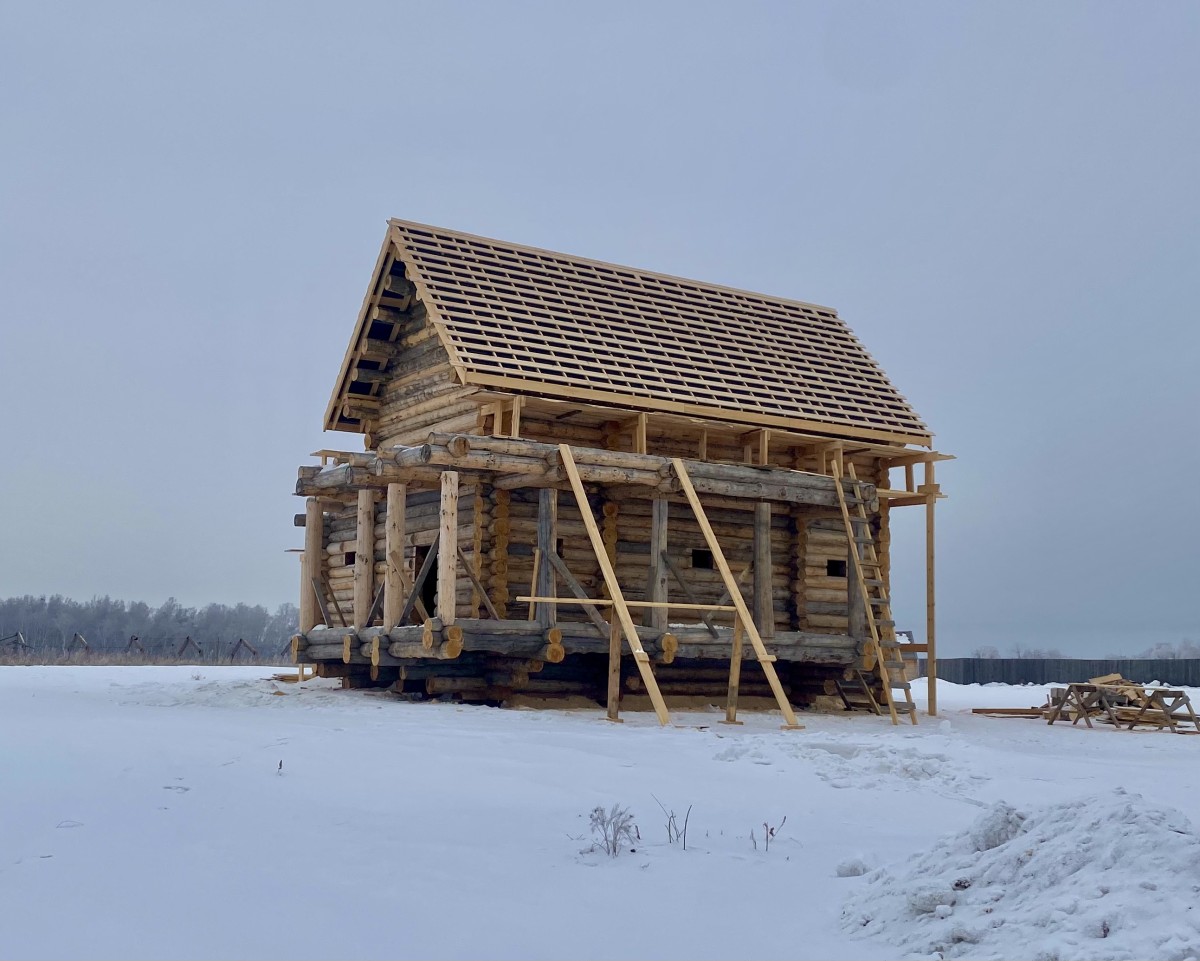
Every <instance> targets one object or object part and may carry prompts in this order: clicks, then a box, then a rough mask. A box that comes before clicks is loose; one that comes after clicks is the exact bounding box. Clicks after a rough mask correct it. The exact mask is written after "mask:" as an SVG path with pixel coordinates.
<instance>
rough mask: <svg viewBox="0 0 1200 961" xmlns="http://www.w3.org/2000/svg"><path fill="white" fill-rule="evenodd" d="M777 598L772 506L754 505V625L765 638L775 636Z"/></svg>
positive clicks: (767, 504) (765, 504)
mask: <svg viewBox="0 0 1200 961" xmlns="http://www.w3.org/2000/svg"><path fill="white" fill-rule="evenodd" d="M774 601H775V597H774V591H773V585H772V576H771V504H770V502H769V501H761V502H760V503H758V504H755V505H754V624H755V626H756V627H757V628H758V633H759V634H760V635H761V636H762V637H763V638H764V639H766V638H770V637H774V636H775V604H774Z"/></svg>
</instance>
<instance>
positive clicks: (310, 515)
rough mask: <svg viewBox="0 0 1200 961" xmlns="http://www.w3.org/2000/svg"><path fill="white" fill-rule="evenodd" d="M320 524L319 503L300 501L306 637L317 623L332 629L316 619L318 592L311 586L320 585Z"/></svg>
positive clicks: (302, 624) (302, 618)
mask: <svg viewBox="0 0 1200 961" xmlns="http://www.w3.org/2000/svg"><path fill="white" fill-rule="evenodd" d="M323 523H324V522H323V514H322V512H321V502H320V501H319V500H318V499H317V498H315V497H310V498H308V499H307V500H306V501H305V502H304V553H303V555H301V558H300V633H301V634H307V633H308V632H309V631H311V630H312V629H313V628H314V627H316V626H317V624H318V623H324V624H325V625H326V626H327V627H329V626H332V625H330V624H329V621H328V619H325V620H323V621H318V620H317V614H318V613H319V612H320V591H319V590H318V589H317V587H316V586H315V585H316V584H318V583H320V581H319V578H320V576H321V563H322V560H321V558H322V556H323V555H324V545H323V544H322V543H321V539H322V533H323V532H322V527H323ZM322 616H324V615H322Z"/></svg>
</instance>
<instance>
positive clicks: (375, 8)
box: [0, 0, 1200, 656]
mask: <svg viewBox="0 0 1200 961" xmlns="http://www.w3.org/2000/svg"><path fill="white" fill-rule="evenodd" d="M1198 103H1200V5H1197V4H1191V3H1188V4H1185V3H1171V2H1164V3H1155V4H1117V3H1112V4H1099V3H1078V4H1076V3H1061V2H1059V3H1053V4H1047V3H1042V2H1037V3H1028V4H1016V3H1005V4H990V5H983V4H960V3H951V4H944V5H942V4H912V3H909V4H903V5H901V4H877V5H876V4H854V3H848V2H838V3H830V4H820V3H803V4H802V3H782V2H780V3H736V4H735V3H722V4H714V3H697V2H686V3H666V2H659V3H622V2H612V0H606V2H604V3H603V4H601V3H593V4H567V3H557V2H554V3H551V2H547V3H460V4H451V3H437V4H434V3H407V4H404V3H379V4H370V3H343V4H319V5H318V4H305V3H240V2H239V3H203V4H190V5H180V4H169V3H146V4H129V3H126V4H120V3H115V4H91V3H77V4H66V5H64V4H57V3H50V2H40V0H39V2H28V3H18V2H8V3H5V4H3V5H2V6H0V137H2V138H3V139H2V142H0V401H2V404H3V407H2V409H3V412H4V418H3V424H4V427H3V432H2V436H3V438H4V453H3V464H2V467H0V523H2V530H0V544H2V545H3V548H2V550H0V596H8V595H12V594H22V593H27V592H28V593H35V594H40V593H53V592H61V593H64V594H67V595H71V596H75V597H78V598H87V597H90V596H92V595H94V594H111V595H113V596H115V597H121V598H125V599H130V600H132V599H144V600H147V601H149V602H151V603H159V602H161V601H162V600H164V599H165V598H167V597H168V596H171V595H174V596H175V597H177V598H178V599H179V600H180V601H181V602H183V603H186V604H200V603H205V602H208V601H224V602H233V601H239V600H244V601H248V602H261V603H265V604H268V605H275V604H278V603H279V602H281V601H284V600H294V599H295V597H296V593H297V584H298V566H297V562H296V559H295V557H294V556H293V555H288V554H285V553H284V550H285V549H286V548H290V547H297V546H299V545H300V542H301V532H300V531H299V530H297V529H295V528H293V527H292V514H293V513H294V512H295V511H296V510H298V509H300V505H301V502H300V501H299V500H298V499H296V498H295V497H293V496H292V495H291V493H290V492H291V490H292V487H293V484H294V480H295V469H296V466H297V465H298V464H300V463H308V462H309V460H308V458H307V456H306V455H307V454H308V453H309V452H310V451H312V450H316V449H317V448H319V447H323V446H326V447H329V446H333V447H339V446H340V447H346V448H349V449H359V448H360V447H361V439H360V438H359V437H358V436H357V435H342V434H328V435H325V434H322V432H321V418H322V414H323V411H324V408H325V404H326V402H327V400H328V397H329V393H330V390H331V389H332V386H333V380H334V378H335V376H336V374H337V369H338V364H339V362H340V360H341V357H342V352H343V351H344V349H345V347H346V343H347V341H348V339H349V337H350V334H351V332H352V328H353V324H354V320H355V314H356V311H357V308H358V305H359V303H360V301H361V298H362V295H363V292H364V290H365V288H366V285H367V282H368V280H369V275H370V270H371V267H372V265H373V263H374V258H375V255H376V253H377V250H378V246H379V244H380V242H381V240H382V238H383V232H384V224H385V221H386V219H387V218H388V217H402V218H406V219H412V220H419V221H424V222H428V223H433V224H438V225H443V226H448V227H453V228H457V229H462V230H467V231H471V232H475V233H481V234H485V235H489V236H495V237H500V238H504V239H508V240H513V241H518V242H523V243H529V244H534V245H538V246H543V247H549V248H552V249H556V250H563V251H568V252H571V253H578V254H583V255H587V256H592V257H598V258H602V259H605V260H612V261H617V262H620V263H628V264H633V265H637V266H642V267H646V268H651V269H655V270H659V271H664V272H669V273H677V274H682V275H684V276H690V277H698V278H703V279H706V280H711V281H715V282H720V283H725V284H730V285H734V286H739V287H747V288H750V289H754V290H760V291H764V292H768V293H771V294H778V295H781V296H786V297H793V298H799V299H803V300H810V301H815V302H817V303H821V304H829V305H832V306H834V307H836V308H837V309H838V310H839V312H840V313H841V315H842V316H843V317H844V318H845V319H846V320H847V321H848V322H849V323H850V325H851V326H852V327H853V328H854V329H855V330H856V332H857V333H858V334H859V336H860V337H861V338H862V339H863V341H864V342H865V343H866V345H867V347H868V349H870V350H871V352H872V353H873V354H874V355H875V357H876V358H877V359H878V360H879V361H880V362H881V363H882V364H883V366H884V367H885V369H886V370H887V371H888V372H889V374H890V375H891V376H892V378H893V380H894V381H895V383H896V384H897V386H898V387H899V389H900V390H901V391H902V392H903V393H904V394H905V395H906V396H907V397H908V398H909V400H910V401H911V402H912V403H913V405H914V406H915V407H916V409H917V410H918V411H919V412H920V414H921V415H922V416H923V417H924V418H925V420H926V421H927V422H928V423H929V424H930V426H931V427H932V429H933V430H934V431H935V433H936V435H937V437H936V443H937V446H938V448H939V449H941V450H945V451H948V452H951V453H954V454H957V455H958V458H959V460H958V461H957V462H955V463H953V464H948V465H945V466H944V467H943V468H942V470H941V471H940V472H939V479H940V480H941V482H942V484H943V487H944V489H945V490H946V491H947V493H948V494H950V499H949V500H947V501H945V502H944V503H943V504H942V505H941V507H940V508H939V511H940V513H939V551H938V557H939V562H940V578H939V611H940V627H941V631H940V638H941V642H942V645H941V650H942V653H943V654H944V655H945V654H955V653H958V654H963V653H969V652H970V651H971V650H972V649H973V648H975V647H978V646H979V645H981V644H997V645H998V646H1000V647H1001V648H1005V647H1008V646H1010V645H1011V644H1013V643H1021V644H1025V645H1029V644H1034V645H1041V646H1051V645H1053V646H1058V647H1060V648H1062V649H1064V650H1068V651H1070V652H1072V653H1078V654H1085V653H1094V654H1096V655H1097V656H1102V655H1104V654H1107V653H1111V652H1115V651H1136V650H1138V649H1140V648H1142V647H1145V646H1148V645H1149V644H1150V643H1152V642H1154V641H1158V640H1162V639H1166V640H1179V639H1182V638H1184V637H1191V638H1193V639H1200V627H1198V626H1197V623H1196V616H1195V613H1194V611H1195V605H1194V600H1195V597H1196V594H1197V583H1198V580H1200V578H1198V575H1200V549H1198V547H1197V544H1198V542H1200V523H1198V521H1197V511H1196V507H1195V503H1194V501H1195V497H1194V489H1195V484H1196V480H1197V478H1198V477H1200V454H1198V453H1197V450H1198V446H1200V444H1198V437H1197V428H1196V424H1197V406H1198V404H1197V401H1198V399H1200V390H1198V388H1197V379H1196V367H1197V361H1198V360H1200V334H1198V333H1197V304H1198V301H1200V296H1198V295H1200V203H1198V187H1197V183H1198V176H1200V174H1198V171H1200V133H1198V126H1200V123H1198V118H1200V108H1198ZM910 512H911V513H906V512H903V511H897V512H896V521H895V528H896V538H895V543H896V561H895V573H894V595H895V599H896V608H897V612H898V620H899V622H900V626H902V627H903V626H905V625H910V626H912V627H914V628H916V629H917V632H918V634H920V633H921V632H922V631H923V627H924V595H923V587H922V585H923V577H924V574H923V568H922V566H921V561H922V558H923V551H924V548H923V541H922V537H923V528H922V519H921V517H920V515H919V512H918V511H917V510H916V509H910Z"/></svg>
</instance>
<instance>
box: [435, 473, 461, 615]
mask: <svg viewBox="0 0 1200 961" xmlns="http://www.w3.org/2000/svg"><path fill="white" fill-rule="evenodd" d="M438 517H439V519H440V528H439V533H438V565H437V617H438V619H439V620H440V621H441V622H442V623H443V624H445V625H446V626H447V627H448V626H449V625H451V624H453V623H454V615H455V613H456V612H457V610H456V606H455V598H456V596H457V593H458V471H451V470H448V471H445V472H443V474H442V497H441V508H440V510H439V512H438Z"/></svg>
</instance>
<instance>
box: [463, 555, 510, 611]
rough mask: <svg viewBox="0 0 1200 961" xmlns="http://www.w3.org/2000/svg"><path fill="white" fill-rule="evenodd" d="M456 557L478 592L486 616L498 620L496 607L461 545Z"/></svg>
mask: <svg viewBox="0 0 1200 961" xmlns="http://www.w3.org/2000/svg"><path fill="white" fill-rule="evenodd" d="M458 559H459V560H460V561H461V562H462V566H463V570H464V571H466V572H467V577H468V578H470V581H471V586H472V587H473V588H475V590H476V592H478V594H479V597H480V599H481V600H482V601H483V606H484V607H486V608H487V612H488V616H489V617H491V618H493V619H494V620H497V621H498V620H500V615H499V614H498V613H497V612H496V607H495V605H494V604H492V599H491V598H490V597H488V594H487V589H486V588H485V587H484V586H483V583H482V582H481V581H480V580H479V575H478V574H476V573H475V568H474V566H473V565H472V564H471V559H470V558H469V557H467V555H466V554H465V553H464V552H463V549H462V548H461V547H460V548H459V549H458Z"/></svg>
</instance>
